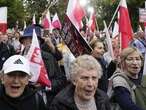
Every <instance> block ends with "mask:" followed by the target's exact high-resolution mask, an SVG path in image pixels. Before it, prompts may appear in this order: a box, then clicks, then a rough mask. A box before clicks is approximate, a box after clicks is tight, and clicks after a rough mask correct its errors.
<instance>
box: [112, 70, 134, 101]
mask: <svg viewBox="0 0 146 110" xmlns="http://www.w3.org/2000/svg"><path fill="white" fill-rule="evenodd" d="M110 80H111V81H110V82H111V83H112V84H111V85H112V86H111V88H112V89H113V88H114V87H116V83H113V80H117V81H115V82H117V83H119V85H120V86H122V87H125V88H127V89H128V90H129V92H130V94H131V98H132V100H133V101H134V102H136V100H135V94H134V90H135V89H136V85H135V84H134V83H133V82H132V81H130V80H129V78H128V77H127V76H126V75H125V73H119V72H116V73H115V74H114V75H113V76H112V77H111V78H110ZM122 80H123V81H122ZM120 81H121V82H123V84H122V83H121V84H120ZM124 82H125V83H124ZM117 85H118V84H117Z"/></svg>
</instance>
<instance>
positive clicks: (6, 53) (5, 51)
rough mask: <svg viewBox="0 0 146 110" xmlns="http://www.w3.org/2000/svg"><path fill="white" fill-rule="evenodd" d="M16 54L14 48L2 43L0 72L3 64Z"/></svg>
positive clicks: (0, 45) (0, 48) (0, 47)
mask: <svg viewBox="0 0 146 110" xmlns="http://www.w3.org/2000/svg"><path fill="white" fill-rule="evenodd" d="M15 53H16V52H15V50H14V47H13V46H11V45H8V44H5V43H2V42H1V43H0V70H1V69H2V66H3V63H4V62H5V61H6V60H7V59H8V58H9V57H10V56H12V55H14V54H15Z"/></svg>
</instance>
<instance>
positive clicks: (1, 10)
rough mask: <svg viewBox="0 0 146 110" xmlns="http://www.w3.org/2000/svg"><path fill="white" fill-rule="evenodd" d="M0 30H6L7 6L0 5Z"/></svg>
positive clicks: (4, 31)
mask: <svg viewBox="0 0 146 110" xmlns="http://www.w3.org/2000/svg"><path fill="white" fill-rule="evenodd" d="M0 14H1V15H0V32H3V33H6V31H7V7H0Z"/></svg>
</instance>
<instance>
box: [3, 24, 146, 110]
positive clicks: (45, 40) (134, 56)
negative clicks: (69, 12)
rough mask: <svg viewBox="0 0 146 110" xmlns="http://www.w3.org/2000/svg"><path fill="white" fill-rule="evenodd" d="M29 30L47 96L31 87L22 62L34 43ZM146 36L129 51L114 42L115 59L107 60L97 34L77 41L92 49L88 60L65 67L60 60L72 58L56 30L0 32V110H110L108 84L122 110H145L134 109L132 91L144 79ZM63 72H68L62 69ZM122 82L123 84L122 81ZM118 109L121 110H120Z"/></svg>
mask: <svg viewBox="0 0 146 110" xmlns="http://www.w3.org/2000/svg"><path fill="white" fill-rule="evenodd" d="M33 29H35V32H36V35H37V37H38V40H39V44H40V48H41V55H42V59H43V62H44V64H45V68H46V70H47V75H48V77H49V80H50V81H51V90H48V89H46V88H45V87H44V86H42V85H41V84H39V83H37V82H36V83H33V84H32V83H31V82H30V80H29V79H30V78H31V77H32V74H31V71H30V62H29V61H28V59H27V58H26V57H25V56H26V55H27V54H28V51H29V49H30V46H31V43H32V37H33ZM143 33H144V32H137V33H136V34H134V35H133V40H132V41H131V43H129V47H127V48H125V49H123V50H122V51H121V52H120V51H117V49H120V48H119V43H118V41H117V39H116V38H113V39H112V43H113V49H114V54H115V56H116V57H115V59H111V60H110V61H109V60H107V59H106V58H105V56H104V55H105V53H106V52H107V48H106V47H107V46H106V44H105V42H104V40H105V38H104V37H102V38H101V36H99V33H98V32H96V34H93V33H92V34H90V35H89V36H88V37H86V35H85V34H84V32H83V30H82V32H81V35H82V36H83V37H84V39H85V40H86V41H87V43H88V44H89V45H90V46H91V48H92V51H91V53H89V54H83V55H81V56H78V57H77V58H73V59H72V61H71V62H70V63H69V66H65V65H66V64H65V61H64V56H65V55H66V53H67V54H71V51H70V50H69V49H68V48H67V46H62V47H60V45H65V44H64V42H63V40H62V39H61V35H60V34H59V31H58V30H53V32H52V33H47V34H46V33H45V34H42V27H41V26H39V25H30V26H28V27H26V29H25V30H24V32H23V34H22V33H20V32H19V31H16V32H9V31H7V33H6V34H4V33H2V32H0V70H1V73H0V79H1V80H0V81H1V84H0V108H1V109H3V110H26V109H27V110H112V107H111V100H110V96H109V94H108V93H109V88H111V85H110V81H109V79H112V84H113V85H112V86H113V91H114V101H115V102H116V103H117V104H118V105H119V107H120V109H121V110H146V108H142V107H141V106H139V105H138V104H137V103H136V99H135V96H134V95H135V94H134V89H132V87H131V86H130V85H129V82H127V80H126V79H128V80H129V81H131V82H132V83H134V85H135V86H138V85H140V84H141V81H142V79H143V78H142V77H143V66H144V54H145V48H146V42H145V39H144V34H143ZM66 67H67V68H66ZM125 78H126V79H125ZM120 109H119V110H120Z"/></svg>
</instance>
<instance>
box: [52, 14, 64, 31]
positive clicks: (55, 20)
mask: <svg viewBox="0 0 146 110" xmlns="http://www.w3.org/2000/svg"><path fill="white" fill-rule="evenodd" d="M52 26H53V29H61V28H62V25H61V22H60V20H59V17H58V15H57V13H55V15H54V17H53V20H52Z"/></svg>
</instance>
